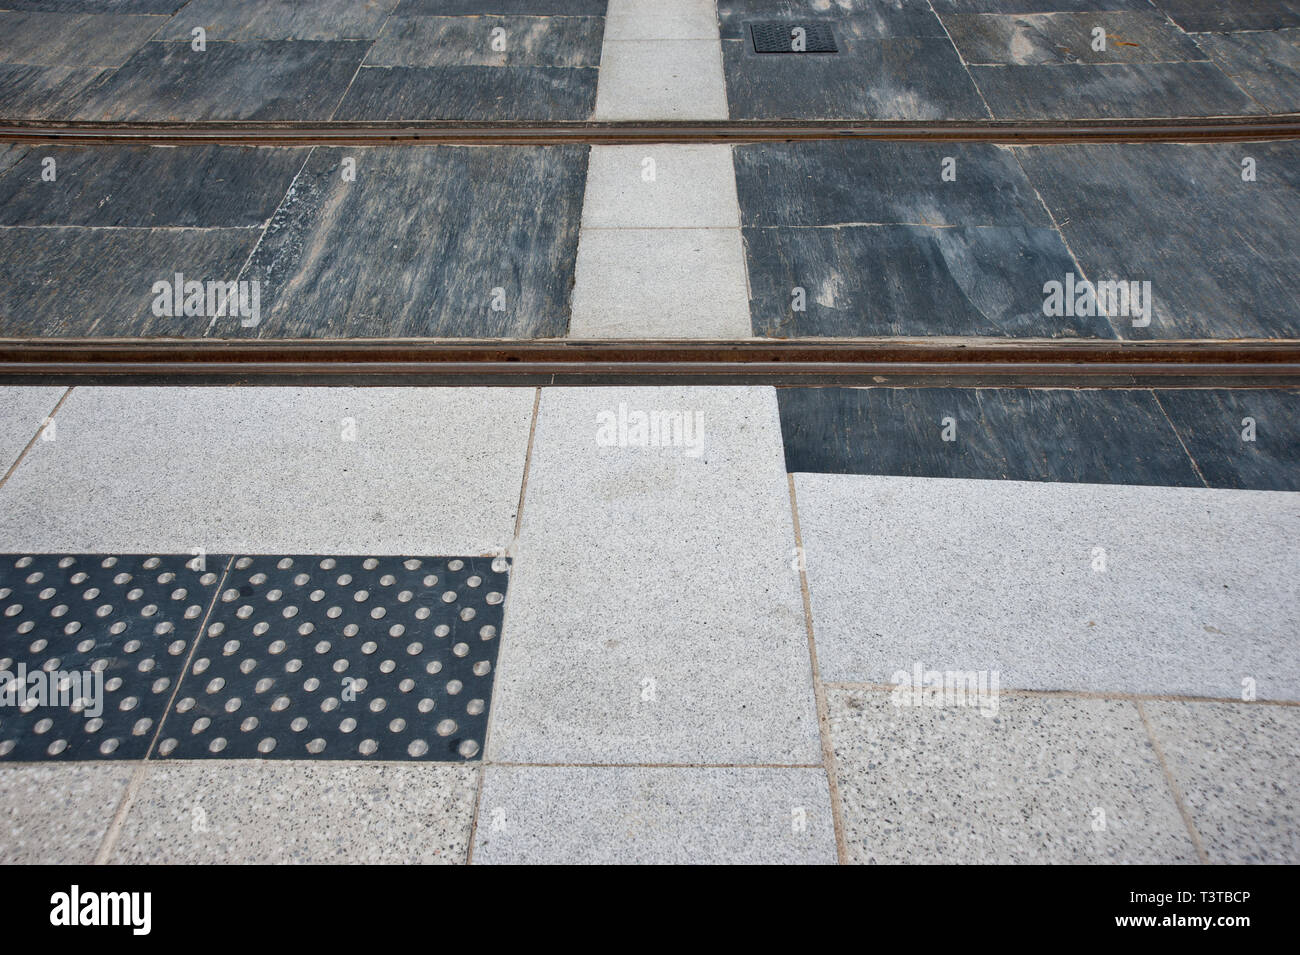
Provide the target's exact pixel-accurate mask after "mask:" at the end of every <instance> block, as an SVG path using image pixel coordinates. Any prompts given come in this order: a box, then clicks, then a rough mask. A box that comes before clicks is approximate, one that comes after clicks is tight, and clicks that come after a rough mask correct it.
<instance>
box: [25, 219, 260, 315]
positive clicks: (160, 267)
mask: <svg viewBox="0 0 1300 955" xmlns="http://www.w3.org/2000/svg"><path fill="white" fill-rule="evenodd" d="M258 234H259V232H258V230H257V229H83V228H57V227H56V228H12V227H11V228H0V261H3V262H4V263H5V269H4V272H3V273H2V274H0V336H14V337H23V338H26V337H60V336H85V335H107V336H115V335H116V336H133V335H141V336H166V337H192V338H198V337H201V336H202V335H203V334H204V332H205V331H206V330H207V327H208V322H209V319H208V318H207V317H203V316H190V317H181V318H166V317H158V316H155V315H154V314H153V312H152V306H153V303H154V299H155V294H154V292H153V287H154V283H155V282H159V281H172V280H173V279H174V275H175V273H177V272H180V273H182V274H183V275H184V276H185V277H186V279H195V280H198V281H203V282H207V281H234V280H235V279H236V277H237V276H238V274H239V270H240V268H241V267H242V266H243V265H244V263H245V262H246V261H247V259H248V255H249V253H250V252H252V250H253V246H254V244H255V243H256V242H257V236H258ZM218 322H229V323H237V322H238V319H235V318H223V319H218Z"/></svg>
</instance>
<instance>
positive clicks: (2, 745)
mask: <svg viewBox="0 0 1300 955" xmlns="http://www.w3.org/2000/svg"><path fill="white" fill-rule="evenodd" d="M15 745H16V743H15V742H14V741H13V740H11V739H7V740H4V741H2V742H0V756H8V755H9V754H10V753H12V752H13V751H14V746H15Z"/></svg>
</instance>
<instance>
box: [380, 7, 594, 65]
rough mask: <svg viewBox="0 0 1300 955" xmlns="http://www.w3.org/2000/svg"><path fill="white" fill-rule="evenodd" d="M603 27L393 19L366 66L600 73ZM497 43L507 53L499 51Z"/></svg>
mask: <svg viewBox="0 0 1300 955" xmlns="http://www.w3.org/2000/svg"><path fill="white" fill-rule="evenodd" d="M603 22H604V21H603V20H602V19H601V18H600V17H393V18H392V19H390V20H389V21H388V25H387V26H386V27H385V28H384V33H383V35H382V36H381V37H380V38H379V39H378V40H376V41H375V45H374V46H373V47H371V49H370V52H369V53H368V54H367V55H366V65H367V66H568V67H579V66H589V67H595V66H599V65H600V44H601V33H602V24H603ZM497 31H501V32H500V33H498V32H497ZM494 42H496V43H497V44H498V45H501V44H504V49H501V50H497V49H494V46H493V44H494Z"/></svg>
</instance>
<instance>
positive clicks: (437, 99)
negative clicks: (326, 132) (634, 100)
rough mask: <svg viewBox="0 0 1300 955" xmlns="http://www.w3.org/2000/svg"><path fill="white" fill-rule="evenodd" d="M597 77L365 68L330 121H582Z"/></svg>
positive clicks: (525, 70)
mask: <svg viewBox="0 0 1300 955" xmlns="http://www.w3.org/2000/svg"><path fill="white" fill-rule="evenodd" d="M597 72H598V71H597V70H592V69H558V68H550V67H515V68H513V69H492V68H487V67H481V66H430V67H403V66H394V67H370V66H364V67H362V68H361V70H360V72H358V73H357V76H356V79H355V80H354V81H353V83H352V87H351V89H350V90H349V91H348V94H347V96H346V97H344V99H343V103H342V105H340V106H339V109H338V112H337V113H336V114H335V116H334V119H336V120H373V121H376V122H382V121H400V120H419V119H460V120H511V119H519V120H522V119H534V120H565V119H568V120H585V119H587V118H588V117H589V116H590V115H591V112H592V110H593V109H594V108H595V105H596V77H597Z"/></svg>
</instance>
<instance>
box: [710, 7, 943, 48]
mask: <svg viewBox="0 0 1300 955" xmlns="http://www.w3.org/2000/svg"><path fill="white" fill-rule="evenodd" d="M799 19H811V20H822V21H825V22H828V23H831V24H832V25H833V27H834V30H835V32H836V34H837V35H844V36H855V37H860V38H864V39H865V38H871V37H875V38H881V37H894V36H944V32H943V24H941V23H940V22H939V18H938V17H936V16H935V15H934V11H933V10H931V9H930V4H929V3H928V2H927V0H894V2H891V3H880V2H878V0H835V2H834V3H828V2H826V0H718V28H719V32H720V35H721V37H722V39H724V40H748V38H749V37H748V31H747V30H746V29H745V24H746V23H747V22H750V21H759V20H799Z"/></svg>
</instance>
